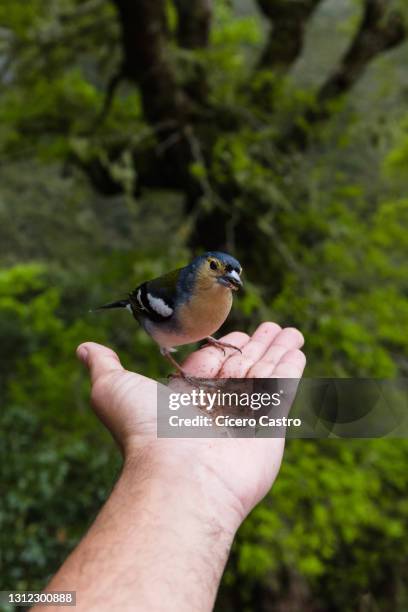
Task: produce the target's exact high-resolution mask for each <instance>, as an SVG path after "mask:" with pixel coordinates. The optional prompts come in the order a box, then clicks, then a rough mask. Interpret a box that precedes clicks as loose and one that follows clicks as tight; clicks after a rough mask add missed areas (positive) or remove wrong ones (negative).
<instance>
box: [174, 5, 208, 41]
mask: <svg viewBox="0 0 408 612" xmlns="http://www.w3.org/2000/svg"><path fill="white" fill-rule="evenodd" d="M173 1H174V5H175V7H176V10H177V15H178V26H177V39H178V42H179V45H180V47H184V48H185V49H200V48H202V47H207V46H208V43H209V38H210V31H211V17H212V0H173Z"/></svg>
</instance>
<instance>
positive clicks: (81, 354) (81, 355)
mask: <svg viewBox="0 0 408 612" xmlns="http://www.w3.org/2000/svg"><path fill="white" fill-rule="evenodd" d="M77 356H78V359H80V360H81V361H82V363H84V364H85V365H87V363H88V349H87V348H85V347H84V346H79V347H78V348H77Z"/></svg>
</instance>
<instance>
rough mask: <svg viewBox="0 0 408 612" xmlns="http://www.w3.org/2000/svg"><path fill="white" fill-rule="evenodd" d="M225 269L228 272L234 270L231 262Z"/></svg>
mask: <svg viewBox="0 0 408 612" xmlns="http://www.w3.org/2000/svg"><path fill="white" fill-rule="evenodd" d="M225 271H226V272H228V273H229V272H232V266H231V265H230V264H228V266H225Z"/></svg>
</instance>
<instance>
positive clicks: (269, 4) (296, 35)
mask: <svg viewBox="0 0 408 612" xmlns="http://www.w3.org/2000/svg"><path fill="white" fill-rule="evenodd" d="M256 2H257V4H258V7H259V9H260V11H261V12H262V14H263V15H264V16H265V17H266V18H267V19H268V20H269V21H270V23H271V26H270V31H269V37H268V41H267V43H266V47H265V49H264V50H263V52H262V55H261V58H260V60H259V64H258V66H259V67H260V68H273V69H275V70H277V71H279V72H280V73H285V72H286V71H287V70H288V69H289V68H290V67H291V66H292V64H293V63H294V62H295V60H296V59H297V58H298V57H299V55H300V53H301V51H302V48H303V39H304V31H305V26H306V23H307V21H308V19H309V18H310V16H311V15H312V13H313V12H314V10H315V9H316V8H317V6H318V4H319V3H320V2H321V0H292V1H291V2H288V0H256Z"/></svg>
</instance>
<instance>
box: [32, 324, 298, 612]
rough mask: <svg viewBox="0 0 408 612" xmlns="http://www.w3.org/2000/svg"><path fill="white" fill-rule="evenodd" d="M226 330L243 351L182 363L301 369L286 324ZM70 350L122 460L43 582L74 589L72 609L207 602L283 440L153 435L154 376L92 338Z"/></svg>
mask: <svg viewBox="0 0 408 612" xmlns="http://www.w3.org/2000/svg"><path fill="white" fill-rule="evenodd" d="M223 340H224V341H225V342H228V343H230V344H233V345H235V346H238V347H240V348H241V350H242V354H241V353H239V352H237V351H234V350H232V349H226V351H225V354H224V353H223V351H221V350H220V349H219V348H216V347H214V346H207V347H204V348H202V349H200V350H198V351H196V352H194V353H192V354H191V355H190V356H189V357H188V358H187V360H186V361H185V363H184V365H183V367H184V369H185V371H186V372H187V373H188V374H189V375H190V376H195V377H202V378H269V377H270V378H297V379H299V378H301V376H302V373H303V369H304V366H305V356H304V354H303V353H302V352H301V350H300V348H301V347H302V345H303V337H302V335H301V333H300V332H299V331H297V330H296V329H294V328H286V329H283V330H282V329H281V328H280V327H279V326H278V325H277V324H275V323H270V322H266V323H263V324H261V325H260V326H259V327H258V329H257V330H256V331H255V332H254V334H253V335H252V336H251V337H250V336H248V335H246V334H244V333H241V332H232V333H231V334H228V335H227V336H225V337H224V338H223ZM77 354H78V357H79V358H80V359H81V361H82V362H83V363H84V364H85V365H86V366H87V367H88V368H89V372H90V377H91V384H92V393H91V399H92V405H93V407H94V410H95V412H96V415H97V416H98V418H99V419H100V420H101V421H102V422H103V423H104V424H105V426H106V427H107V428H108V429H109V430H110V432H111V433H112V435H113V437H114V438H115V440H116V441H117V443H118V445H119V447H120V449H121V451H122V454H123V468H122V472H121V475H120V477H119V479H118V481H117V483H116V485H115V487H114V489H113V491H112V493H111V495H110V497H109V499H108V500H107V502H106V503H105V505H104V507H103V508H102V510H101V511H100V513H99V515H98V516H97V518H96V520H95V522H94V523H93V524H92V526H91V527H90V529H89V531H88V533H87V534H86V535H85V537H84V538H83V540H82V541H81V542H80V544H79V545H78V546H77V547H76V548H75V550H74V551H73V552H72V553H71V555H70V556H69V557H68V559H67V560H66V561H65V562H64V564H63V565H62V567H61V568H60V570H59V571H58V572H57V574H56V575H55V576H54V577H53V578H52V580H51V582H50V583H49V585H48V586H47V588H46V590H47V591H49V590H52V591H58V590H70V591H76V598H77V605H76V610H78V611H82V610H86V611H87V612H91V611H93V610H95V611H98V612H104V611H105V610H106V611H108V610H109V611H110V612H112V611H113V612H115V611H116V610H118V611H119V610H120V611H126V610H143V611H145V610H149V611H150V610H153V611H156V610H157V611H159V610H166V612H167V611H169V610H170V611H171V610H175V611H176V610H177V612H184V611H188V612H191V611H192V610H194V611H204V610H206V611H207V610H211V609H212V607H213V605H214V601H215V597H216V594H217V589H218V586H219V583H220V580H221V576H222V573H223V570H224V567H225V563H226V561H227V558H228V554H229V550H230V547H231V544H232V541H233V538H234V535H235V533H236V531H237V529H238V527H239V526H240V524H241V523H242V521H243V520H244V519H245V517H246V516H247V515H248V513H249V512H250V511H251V510H252V509H253V507H254V506H255V505H256V504H257V503H258V502H259V501H260V500H261V499H262V498H263V497H264V495H265V494H266V493H267V492H268V491H269V489H270V488H271V486H272V484H273V482H274V480H275V478H276V476H277V474H278V471H279V467H280V464H281V460H282V454H283V449H284V439H282V438H261V439H259V438H256V439H255V438H198V439H197V438H194V439H190V438H184V439H175V438H157V436H156V402H157V382H156V381H154V380H151V379H149V378H146V377H144V376H142V375H140V374H136V373H133V372H129V371H127V370H125V369H124V368H123V367H122V365H121V364H120V361H119V358H118V356H117V355H116V354H115V353H114V352H113V351H112V350H111V349H109V348H107V347H104V346H101V345H98V344H95V343H93V342H86V343H84V344H82V345H80V346H79V347H78V349H77ZM41 608H42V607H41V606H38V607H36V610H37V609H41ZM52 609H53V608H52V607H50V606H47V607H44V610H48V611H50V610H52ZM59 609H60V608H59Z"/></svg>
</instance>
